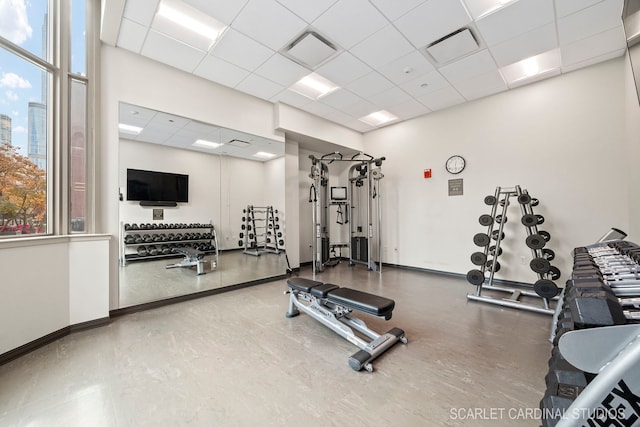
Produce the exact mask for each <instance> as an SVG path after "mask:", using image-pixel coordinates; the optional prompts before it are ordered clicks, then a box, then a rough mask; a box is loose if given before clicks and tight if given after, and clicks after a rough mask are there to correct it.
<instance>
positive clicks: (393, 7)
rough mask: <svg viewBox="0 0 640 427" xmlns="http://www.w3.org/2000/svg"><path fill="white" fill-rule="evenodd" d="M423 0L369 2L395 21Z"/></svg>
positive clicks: (375, 0) (423, 0)
mask: <svg viewBox="0 0 640 427" xmlns="http://www.w3.org/2000/svg"><path fill="white" fill-rule="evenodd" d="M424 2H425V0H403V1H392V0H371V3H373V5H374V6H375V7H376V8H378V10H379V11H380V12H382V14H383V15H384V16H386V17H387V18H388V19H389V20H390V21H395V20H396V19H398V18H400V17H401V16H402V15H404V14H405V13H407V12H409V11H410V10H411V9H413V8H415V7H417V6H420V5H421V4H422V3H424Z"/></svg>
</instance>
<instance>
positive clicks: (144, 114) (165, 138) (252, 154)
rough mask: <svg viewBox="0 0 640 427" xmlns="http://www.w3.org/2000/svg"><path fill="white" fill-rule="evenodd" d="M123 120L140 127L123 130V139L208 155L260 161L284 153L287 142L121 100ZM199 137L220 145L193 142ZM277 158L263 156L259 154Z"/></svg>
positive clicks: (121, 119)
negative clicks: (208, 146) (136, 131)
mask: <svg viewBox="0 0 640 427" xmlns="http://www.w3.org/2000/svg"><path fill="white" fill-rule="evenodd" d="M118 121H119V123H121V124H126V125H128V126H134V127H137V128H139V129H140V132H139V133H131V132H127V131H123V130H122V129H121V130H120V132H119V136H120V139H128V140H131V141H139V142H147V143H151V144H159V145H165V146H168V147H173V148H180V149H186V150H192V151H199V152H201V153H206V154H214V155H224V156H230V157H238V158H242V159H247V160H253V161H257V162H265V161H267V160H272V159H276V158H279V157H282V156H284V143H282V142H280V141H275V140H271V139H268V138H263V137H260V136H256V135H251V134H248V133H245V132H240V131H237V130H233V129H227V128H223V127H220V126H214V125H211V124H209V123H203V122H199V121H197V120H192V119H189V118H186V117H181V116H176V115H174V114H169V113H165V112H162V111H156V110H153V109H150V108H145V107H142V106H139V105H132V104H128V103H125V102H121V103H120V108H119V120H118ZM198 140H204V141H208V142H212V143H214V144H220V145H219V146H218V147H216V148H213V149H211V148H204V147H201V146H195V145H193V144H194V142H196V141H198ZM260 152H262V153H269V154H272V155H273V157H268V158H265V157H260V156H256V153H260Z"/></svg>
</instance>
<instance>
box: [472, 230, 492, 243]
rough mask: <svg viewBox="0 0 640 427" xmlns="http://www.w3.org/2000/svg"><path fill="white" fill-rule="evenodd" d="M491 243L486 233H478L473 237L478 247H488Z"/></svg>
mask: <svg viewBox="0 0 640 427" xmlns="http://www.w3.org/2000/svg"><path fill="white" fill-rule="evenodd" d="M490 241H491V240H490V239H489V236H487V235H486V233H478V234H476V235H475V236H473V243H475V244H476V246H487V245H488V244H489V242H490Z"/></svg>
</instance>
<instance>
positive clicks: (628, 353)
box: [540, 240, 640, 427]
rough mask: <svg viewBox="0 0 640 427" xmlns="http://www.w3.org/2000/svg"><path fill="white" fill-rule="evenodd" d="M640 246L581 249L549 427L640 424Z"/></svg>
mask: <svg viewBox="0 0 640 427" xmlns="http://www.w3.org/2000/svg"><path fill="white" fill-rule="evenodd" d="M639 262H640V247H639V246H638V245H637V244H635V243H632V242H626V241H622V240H613V241H605V242H599V243H597V244H594V245H591V246H585V247H578V248H575V249H574V250H573V271H572V273H571V278H570V279H569V280H568V281H567V284H566V286H565V288H564V290H563V291H562V293H561V295H560V299H559V301H558V305H557V308H556V312H555V314H554V322H553V325H552V327H551V336H550V341H551V342H552V343H553V349H552V351H551V358H550V359H549V370H548V373H547V375H546V376H545V382H546V386H547V388H546V392H545V394H544V396H543V398H542V400H541V401H540V409H541V421H542V425H543V426H544V427H555V426H559V427H574V426H605V425H606V426H638V425H640V370H639V369H638V366H639V365H640V264H639Z"/></svg>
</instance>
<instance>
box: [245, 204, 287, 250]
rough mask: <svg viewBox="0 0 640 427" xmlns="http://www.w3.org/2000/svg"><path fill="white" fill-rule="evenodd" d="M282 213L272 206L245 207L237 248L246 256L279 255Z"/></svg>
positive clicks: (282, 247) (282, 242)
mask: <svg viewBox="0 0 640 427" xmlns="http://www.w3.org/2000/svg"><path fill="white" fill-rule="evenodd" d="M281 215H282V212H278V209H274V208H273V206H253V205H247V207H246V209H243V210H242V225H241V226H240V227H241V229H242V231H240V233H239V235H238V236H239V237H240V239H239V240H238V246H240V247H242V248H243V251H242V252H243V253H245V254H247V255H253V256H260V254H261V253H262V252H271V253H274V254H279V253H280V251H281V250H283V249H284V237H283V228H282V227H281V221H280V216H281Z"/></svg>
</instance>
